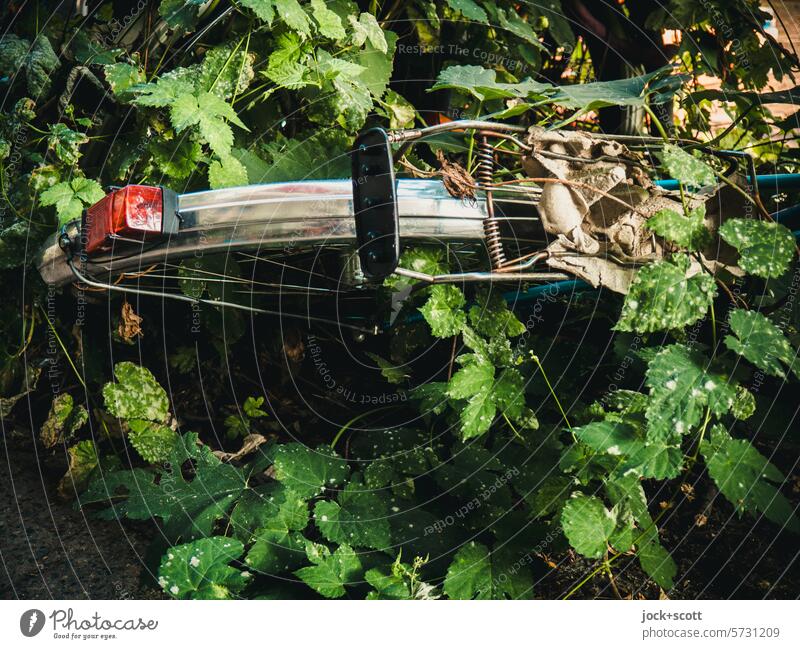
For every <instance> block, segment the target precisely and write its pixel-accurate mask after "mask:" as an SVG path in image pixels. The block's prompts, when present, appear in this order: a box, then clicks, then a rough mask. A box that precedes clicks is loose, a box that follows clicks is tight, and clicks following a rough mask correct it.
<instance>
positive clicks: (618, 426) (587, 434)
mask: <svg viewBox="0 0 800 649" xmlns="http://www.w3.org/2000/svg"><path fill="white" fill-rule="evenodd" d="M572 432H573V433H575V436H576V437H577V438H578V439H579V440H580V441H581V442H583V443H584V444H586V445H587V446H588V447H589V448H591V449H594V450H595V451H598V452H600V453H608V454H609V455H630V454H631V453H634V452H636V451H639V450H640V449H641V447H642V445H643V440H642V439H641V438H640V437H639V436H638V435H637V434H636V429H635V428H634V427H633V426H630V425H628V424H624V423H620V422H612V421H595V422H592V423H590V424H586V425H585V426H580V427H578V428H573V429H572Z"/></svg>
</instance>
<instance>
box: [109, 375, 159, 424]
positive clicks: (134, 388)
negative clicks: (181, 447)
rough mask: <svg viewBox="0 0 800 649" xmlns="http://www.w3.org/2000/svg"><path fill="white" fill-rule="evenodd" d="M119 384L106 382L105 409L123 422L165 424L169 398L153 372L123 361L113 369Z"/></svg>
mask: <svg viewBox="0 0 800 649" xmlns="http://www.w3.org/2000/svg"><path fill="white" fill-rule="evenodd" d="M114 375H115V376H116V377H117V383H106V385H105V387H104V388H103V398H104V399H105V403H106V409H107V410H108V411H109V412H110V413H111V414H112V415H114V416H115V417H119V418H120V419H146V420H148V421H156V422H165V421H166V419H167V415H168V414H169V399H168V398H167V393H166V392H165V391H164V388H162V387H161V386H160V385H159V384H158V382H157V381H156V379H155V377H154V376H153V375H152V373H151V372H150V370H148V369H147V368H146V367H139V366H138V365H134V364H133V363H131V362H128V361H123V362H122V363H117V364H116V365H115V366H114Z"/></svg>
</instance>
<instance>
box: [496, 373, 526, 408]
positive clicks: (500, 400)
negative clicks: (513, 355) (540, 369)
mask: <svg viewBox="0 0 800 649" xmlns="http://www.w3.org/2000/svg"><path fill="white" fill-rule="evenodd" d="M492 400H493V401H494V403H495V405H496V406H497V407H498V408H499V409H500V412H501V413H502V414H504V415H505V416H506V417H508V418H509V419H514V420H516V419H518V418H519V417H520V416H521V415H522V411H523V408H524V406H525V379H523V378H522V374H520V372H519V370H517V369H516V368H513V367H509V368H506V369H504V370H503V371H502V372H501V374H500V376H499V377H498V379H497V382H496V383H495V384H494V386H493V388H492ZM492 418H494V416H492Z"/></svg>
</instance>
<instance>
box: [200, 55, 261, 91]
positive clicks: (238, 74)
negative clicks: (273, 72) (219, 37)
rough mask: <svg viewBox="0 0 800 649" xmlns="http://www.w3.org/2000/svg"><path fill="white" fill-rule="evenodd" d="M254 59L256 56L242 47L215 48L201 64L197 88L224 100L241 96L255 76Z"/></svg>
mask: <svg viewBox="0 0 800 649" xmlns="http://www.w3.org/2000/svg"><path fill="white" fill-rule="evenodd" d="M254 59H255V56H254V55H253V54H252V53H246V52H245V51H244V49H243V48H242V47H239V48H238V49H237V48H236V47H235V46H233V45H220V46H217V47H214V48H212V49H211V50H209V51H208V52H206V55H205V57H204V58H203V62H202V63H201V64H200V70H199V73H198V76H197V85H196V88H197V89H198V90H200V91H205V92H211V93H214V94H215V95H217V96H218V97H219V98H220V99H223V100H225V99H230V98H231V97H233V96H234V95H240V94H241V93H243V92H244V91H245V90H247V87H248V86H249V85H250V82H251V81H252V80H253V77H254V76H255V72H254V71H253V61H254Z"/></svg>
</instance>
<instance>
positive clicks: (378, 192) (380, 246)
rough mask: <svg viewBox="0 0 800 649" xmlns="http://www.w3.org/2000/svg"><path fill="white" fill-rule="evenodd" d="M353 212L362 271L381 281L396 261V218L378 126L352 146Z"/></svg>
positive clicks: (384, 139) (385, 143) (389, 163)
mask: <svg viewBox="0 0 800 649" xmlns="http://www.w3.org/2000/svg"><path fill="white" fill-rule="evenodd" d="M352 164H353V167H352V169H353V213H354V214H355V222H356V239H357V242H358V256H359V259H360V260H361V268H362V269H363V271H364V274H365V275H366V276H367V277H368V278H369V279H371V280H381V279H383V278H385V277H387V276H389V275H391V274H392V273H393V272H394V269H395V268H396V267H397V264H398V263H399V261H400V219H399V216H398V210H397V190H396V185H395V178H394V162H393V160H392V150H391V146H390V144H389V136H388V134H387V133H386V131H384V130H383V129H382V128H372V129H369V130H368V131H365V132H363V133H361V134H360V135H359V136H358V137H357V138H356V141H355V144H354V145H353V151H352Z"/></svg>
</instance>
